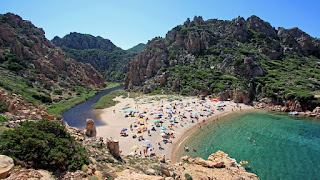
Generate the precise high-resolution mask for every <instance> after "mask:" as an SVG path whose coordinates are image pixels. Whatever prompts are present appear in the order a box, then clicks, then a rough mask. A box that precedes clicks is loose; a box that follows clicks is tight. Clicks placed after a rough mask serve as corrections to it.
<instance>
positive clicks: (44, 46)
mask: <svg viewBox="0 0 320 180" xmlns="http://www.w3.org/2000/svg"><path fill="white" fill-rule="evenodd" d="M0 77H1V81H0V88H1V89H5V90H6V91H7V92H6V93H8V94H9V97H6V98H4V99H2V100H3V101H6V103H7V105H8V106H10V107H11V106H12V107H13V108H11V109H12V111H11V113H12V116H10V117H11V118H12V119H14V120H15V119H29V118H33V119H41V118H44V116H48V115H49V114H48V113H47V112H46V110H45V109H44V108H43V107H40V106H38V105H37V104H43V103H47V104H51V103H53V102H58V101H60V100H62V99H67V98H69V97H71V96H74V95H75V94H77V93H81V92H79V89H80V90H82V91H84V90H88V91H89V90H96V89H98V88H102V87H104V86H105V83H104V78H103V76H102V75H101V74H100V73H99V72H98V71H96V70H95V69H94V68H93V67H92V66H91V65H90V64H88V63H79V62H77V61H75V60H74V59H71V58H68V57H66V56H65V54H64V53H63V51H62V50H61V49H60V48H58V47H56V46H55V45H54V44H53V43H51V42H50V41H49V40H47V39H46V38H45V32H44V31H43V29H41V28H37V27H35V26H34V25H33V24H32V23H31V22H30V21H26V20H23V19H22V18H21V17H19V16H18V15H15V14H12V13H7V14H4V15H0ZM15 96H17V97H15ZM21 103H22V104H21ZM29 103H31V104H29ZM32 108H34V109H32ZM27 111H28V112H27ZM30 113H31V114H30ZM16 116H17V117H16ZM20 116H23V117H21V118H20ZM49 116H50V117H46V119H52V117H51V115H49Z"/></svg>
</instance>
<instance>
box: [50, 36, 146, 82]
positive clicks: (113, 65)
mask: <svg viewBox="0 0 320 180" xmlns="http://www.w3.org/2000/svg"><path fill="white" fill-rule="evenodd" d="M52 42H53V43H54V44H55V45H56V46H58V47H61V49H62V50H63V51H64V53H66V55H67V56H68V57H70V58H73V59H75V60H76V61H78V62H82V63H89V64H91V65H92V66H93V67H94V68H95V69H97V70H98V71H99V72H100V73H101V74H103V75H104V77H105V78H106V80H108V81H122V80H123V78H124V75H125V74H126V73H127V72H128V71H129V68H128V67H129V61H130V59H131V58H133V57H134V56H136V55H137V54H138V52H140V51H135V50H134V49H133V50H128V51H125V50H122V49H121V48H119V47H117V46H116V45H114V44H113V43H112V42H111V41H110V40H109V39H104V38H102V37H99V36H98V37H94V36H92V35H89V34H81V33H76V32H72V33H70V34H67V35H65V36H64V37H63V38H59V37H57V36H56V37H54V38H53V39H52ZM140 46H143V45H140ZM140 46H139V47H140ZM139 47H136V48H138V49H139ZM141 48H143V47H141Z"/></svg>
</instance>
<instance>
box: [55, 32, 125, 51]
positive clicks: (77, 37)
mask: <svg viewBox="0 0 320 180" xmlns="http://www.w3.org/2000/svg"><path fill="white" fill-rule="evenodd" d="M52 42H53V43H54V44H55V45H56V46H59V47H62V46H64V47H67V48H71V49H77V50H85V49H102V50H105V51H107V52H112V51H114V50H116V49H120V48H118V47H117V46H116V45H114V44H113V43H112V42H111V41H110V40H109V39H104V38H102V37H100V36H98V37H94V36H92V35H90V34H81V33H77V32H71V33H70V34H68V35H66V36H64V37H63V38H60V37H58V36H55V37H54V38H53V39H52Z"/></svg>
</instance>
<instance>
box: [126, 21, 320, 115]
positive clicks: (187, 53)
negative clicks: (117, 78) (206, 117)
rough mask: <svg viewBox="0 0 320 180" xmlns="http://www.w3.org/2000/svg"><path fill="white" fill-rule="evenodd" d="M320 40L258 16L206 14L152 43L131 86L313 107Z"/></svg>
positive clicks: (134, 66) (134, 68) (134, 65)
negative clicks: (214, 16)
mask: <svg viewBox="0 0 320 180" xmlns="http://www.w3.org/2000/svg"><path fill="white" fill-rule="evenodd" d="M319 58H320V40H319V39H316V38H313V37H311V36H309V35H308V34H306V33H305V32H303V31H301V30H300V29H298V28H292V29H284V28H278V29H277V30H276V29H275V28H273V27H272V26H271V25H270V24H269V23H268V22H265V21H263V20H261V19H260V18H259V17H257V16H251V17H249V18H248V19H247V20H245V19H244V18H242V17H238V18H235V19H233V20H232V21H223V20H218V19H209V20H207V21H204V20H203V19H202V17H201V16H199V17H197V16H196V17H194V19H193V21H190V20H189V19H188V20H187V21H186V22H185V23H184V24H183V25H179V26H177V27H175V28H173V29H172V30H170V31H169V32H168V33H167V35H166V37H165V38H160V37H156V38H154V39H152V40H151V41H149V42H148V44H147V46H146V48H145V50H144V51H142V52H141V53H140V54H139V55H138V56H137V57H136V58H135V59H134V60H132V61H131V63H130V71H129V73H128V74H127V76H126V78H125V88H126V89H127V90H129V91H143V92H144V93H150V92H153V93H161V92H179V93H181V94H189V95H192V94H197V93H199V92H200V91H202V92H206V93H211V94H216V95H218V96H219V97H221V99H227V98H232V99H236V100H237V101H238V102H245V103H248V102H249V101H251V100H260V99H263V98H268V101H272V103H275V104H284V103H285V102H286V101H288V100H290V101H297V102H299V103H302V104H303V107H304V109H312V108H314V107H315V106H316V105H317V104H318V105H319V100H318V101H317V100H316V99H315V98H314V96H313V95H312V94H311V92H314V91H318V90H319V89H320V81H319V80H320V70H319V67H320V60H319Z"/></svg>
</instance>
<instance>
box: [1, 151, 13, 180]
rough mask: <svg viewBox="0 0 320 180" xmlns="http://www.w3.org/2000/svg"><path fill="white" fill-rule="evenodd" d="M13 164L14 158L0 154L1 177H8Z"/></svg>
mask: <svg viewBox="0 0 320 180" xmlns="http://www.w3.org/2000/svg"><path fill="white" fill-rule="evenodd" d="M13 166H14V163H13V159H12V158H10V157H8V156H5V155H0V179H4V178H6V177H7V175H8V173H9V171H10V170H11V168H12V167H13Z"/></svg>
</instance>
